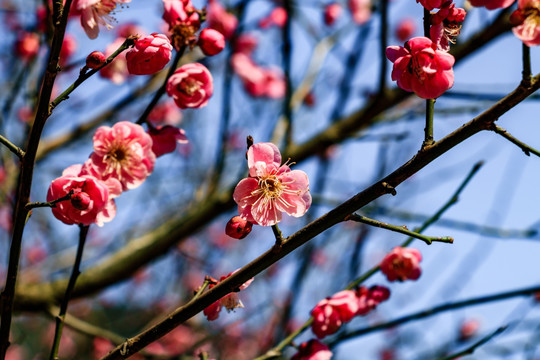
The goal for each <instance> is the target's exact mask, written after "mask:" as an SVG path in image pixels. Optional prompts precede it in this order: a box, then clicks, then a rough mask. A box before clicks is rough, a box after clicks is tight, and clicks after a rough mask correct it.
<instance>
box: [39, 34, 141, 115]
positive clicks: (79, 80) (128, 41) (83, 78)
mask: <svg viewBox="0 0 540 360" xmlns="http://www.w3.org/2000/svg"><path fill="white" fill-rule="evenodd" d="M135 39H136V37H134V36H130V37H128V38H127V39H126V40H124V42H123V43H122V45H120V47H119V48H118V49H116V51H115V52H114V53H112V54H111V55H110V56H109V57H108V58H107V60H105V63H103V65H101V66H100V67H98V68H96V69H92V70H90V71H87V70H88V68H87V67H86V66H85V67H83V69H82V70H81V72H80V74H79V77H78V78H77V80H75V82H74V83H73V84H71V85H70V86H69V87H68V88H67V89H66V90H64V92H63V93H61V94H60V95H58V97H57V98H56V99H54V101H52V102H51V105H50V106H49V113H50V112H52V111H53V109H54V108H55V107H57V106H58V104H60V103H61V102H62V101H64V100H67V99H69V94H71V93H72V92H73V91H74V90H75V89H76V88H78V87H79V86H80V85H81V84H82V83H83V82H85V81H86V80H87V79H88V78H89V77H91V76H92V75H94V74H95V73H97V72H98V71H99V70H101V69H103V68H104V67H105V66H107V65H108V64H110V63H111V62H112V61H113V60H114V59H115V58H116V57H117V56H118V55H120V54H121V53H122V52H123V51H124V50H126V49H127V48H129V47H131V46H133V44H134V43H135Z"/></svg>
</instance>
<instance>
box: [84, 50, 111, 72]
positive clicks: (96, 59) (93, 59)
mask: <svg viewBox="0 0 540 360" xmlns="http://www.w3.org/2000/svg"><path fill="white" fill-rule="evenodd" d="M105 61H107V57H106V56H105V54H103V53H102V52H101V51H92V52H91V53H90V54H88V56H87V57H86V67H87V68H89V69H97V68H99V67H100V66H102V65H103V64H105Z"/></svg>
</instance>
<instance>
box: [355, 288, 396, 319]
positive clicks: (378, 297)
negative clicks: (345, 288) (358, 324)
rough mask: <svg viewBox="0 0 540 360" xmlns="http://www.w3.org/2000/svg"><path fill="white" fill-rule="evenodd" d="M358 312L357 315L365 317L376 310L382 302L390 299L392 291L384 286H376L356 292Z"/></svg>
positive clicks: (359, 289)
mask: <svg viewBox="0 0 540 360" xmlns="http://www.w3.org/2000/svg"><path fill="white" fill-rule="evenodd" d="M356 296H357V299H358V311H357V312H356V315H358V316H364V315H367V314H368V313H370V312H371V311H372V310H374V309H375V308H376V307H377V305H379V304H380V303H381V302H383V301H386V300H388V299H389V298H390V290H389V289H388V288H386V287H384V286H380V285H374V286H372V287H370V288H369V289H368V288H367V287H365V286H361V287H360V288H358V289H357V290H356Z"/></svg>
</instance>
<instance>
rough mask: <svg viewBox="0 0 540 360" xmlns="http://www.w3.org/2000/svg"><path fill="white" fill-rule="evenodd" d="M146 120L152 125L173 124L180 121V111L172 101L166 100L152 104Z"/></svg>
mask: <svg viewBox="0 0 540 360" xmlns="http://www.w3.org/2000/svg"><path fill="white" fill-rule="evenodd" d="M148 121H149V122H150V123H152V124H153V125H157V124H166V125H173V126H174V125H178V124H180V122H181V121H182V113H181V112H180V109H178V106H176V105H175V104H174V102H173V101H170V100H167V101H164V102H161V103H159V104H157V105H156V106H154V108H153V109H152V111H151V112H150V114H148Z"/></svg>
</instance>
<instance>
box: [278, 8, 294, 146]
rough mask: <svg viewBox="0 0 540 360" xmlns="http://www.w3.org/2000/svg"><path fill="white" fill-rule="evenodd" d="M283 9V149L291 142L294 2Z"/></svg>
mask: <svg viewBox="0 0 540 360" xmlns="http://www.w3.org/2000/svg"><path fill="white" fill-rule="evenodd" d="M283 7H284V8H285V11H286V12H287V20H286V21H285V26H283V29H282V33H281V39H282V41H283V47H282V54H281V55H282V61H283V75H284V77H285V99H284V100H283V116H284V118H285V126H286V127H285V147H289V145H290V143H291V141H292V124H293V111H292V104H291V98H292V95H293V88H292V81H291V67H292V65H291V64H292V57H293V50H292V20H293V17H294V2H293V0H285V1H283Z"/></svg>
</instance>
